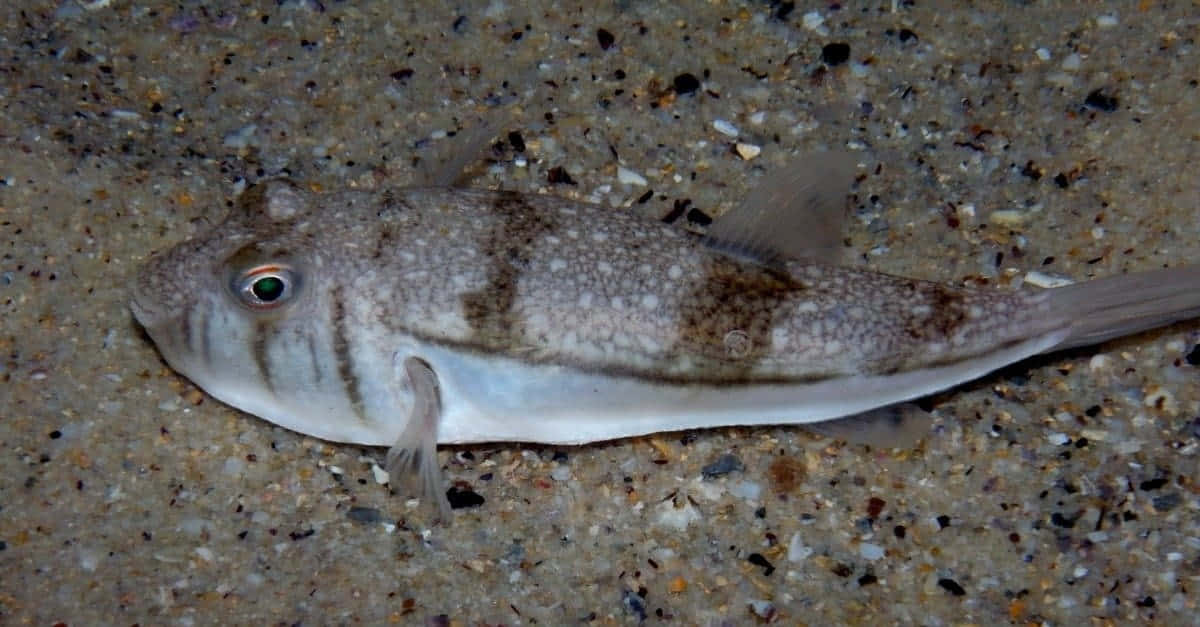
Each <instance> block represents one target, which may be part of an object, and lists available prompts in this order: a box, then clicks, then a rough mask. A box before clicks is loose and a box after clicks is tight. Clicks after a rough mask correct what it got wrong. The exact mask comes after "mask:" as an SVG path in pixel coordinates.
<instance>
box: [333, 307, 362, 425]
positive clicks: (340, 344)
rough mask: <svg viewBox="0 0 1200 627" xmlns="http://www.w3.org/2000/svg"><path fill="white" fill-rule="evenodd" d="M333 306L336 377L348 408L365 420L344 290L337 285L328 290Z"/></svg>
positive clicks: (360, 382) (360, 383)
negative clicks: (348, 403)
mask: <svg viewBox="0 0 1200 627" xmlns="http://www.w3.org/2000/svg"><path fill="white" fill-rule="evenodd" d="M329 295H330V298H331V300H332V301H333V308H332V310H331V311H330V319H331V321H332V322H333V354H334V356H335V357H336V359H337V370H338V377H339V378H341V380H342V388H343V389H344V390H345V392H346V399H347V400H349V401H350V408H351V410H352V411H353V412H354V415H355V416H356V417H358V419H359V420H361V421H363V422H367V415H366V412H365V410H364V408H363V395H362V381H361V380H360V379H359V378H358V375H357V374H355V372H354V362H353V360H354V353H353V351H351V350H350V336H349V331H348V328H347V325H346V304H345V292H344V291H343V288H342V286H340V285H338V286H335V287H334V288H333V290H332V291H331V292H330V294H329Z"/></svg>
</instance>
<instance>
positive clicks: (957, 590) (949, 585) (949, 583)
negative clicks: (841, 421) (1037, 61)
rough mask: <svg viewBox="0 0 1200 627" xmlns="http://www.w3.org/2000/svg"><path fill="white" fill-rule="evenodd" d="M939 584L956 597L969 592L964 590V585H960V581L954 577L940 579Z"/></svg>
mask: <svg viewBox="0 0 1200 627" xmlns="http://www.w3.org/2000/svg"><path fill="white" fill-rule="evenodd" d="M938 585H939V586H941V587H942V588H943V589H945V590H946V591H947V592H949V593H950V594H953V595H954V596H956V597H960V596H962V595H964V594H966V593H967V591H966V590H963V587H962V586H960V585H958V582H957V581H955V580H953V579H946V578H942V579H938Z"/></svg>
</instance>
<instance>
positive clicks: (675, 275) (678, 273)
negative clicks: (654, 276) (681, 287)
mask: <svg viewBox="0 0 1200 627" xmlns="http://www.w3.org/2000/svg"><path fill="white" fill-rule="evenodd" d="M682 276H683V268H680V267H679V266H678V265H675V264H672V265H671V267H670V268H667V278H669V279H671V280H678V279H679V278H680V277H682Z"/></svg>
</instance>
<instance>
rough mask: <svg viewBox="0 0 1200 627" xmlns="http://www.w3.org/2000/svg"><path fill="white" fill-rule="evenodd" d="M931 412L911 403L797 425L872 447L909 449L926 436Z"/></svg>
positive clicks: (818, 433) (828, 436)
mask: <svg viewBox="0 0 1200 627" xmlns="http://www.w3.org/2000/svg"><path fill="white" fill-rule="evenodd" d="M932 424H933V414H930V413H929V412H927V411H925V410H923V409H921V408H920V407H917V406H916V405H915V404H913V403H899V404H896V405H888V406H887V407H879V408H877V409H872V410H870V411H865V412H863V413H861V414H854V415H851V416H846V417H843V418H834V419H833V420H826V421H824V422H813V423H808V424H804V425H801V426H802V427H803V428H804V429H805V430H806V431H808V432H810V433H814V434H816V435H821V436H825V437H827V438H833V439H835V440H844V441H846V442H849V443H850V444H865V445H867V446H872V447H874V448H882V449H891V448H913V447H915V446H916V445H917V443H918V442H920V441H921V439H922V438H924V437H925V436H927V435H929V430H930V427H931V425H932Z"/></svg>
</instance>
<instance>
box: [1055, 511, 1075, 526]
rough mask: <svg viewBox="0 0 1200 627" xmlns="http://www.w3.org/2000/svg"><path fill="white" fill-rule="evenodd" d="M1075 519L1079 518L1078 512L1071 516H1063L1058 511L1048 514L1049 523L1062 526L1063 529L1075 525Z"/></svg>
mask: <svg viewBox="0 0 1200 627" xmlns="http://www.w3.org/2000/svg"><path fill="white" fill-rule="evenodd" d="M1077 520H1079V514H1076V515H1075V516H1074V517H1071V518H1069V517H1067V516H1063V515H1062V513H1060V512H1054V513H1053V514H1050V522H1051V524H1053V525H1054V526H1056V527H1062V528H1063V529H1071V528H1073V527H1074V526H1075V521H1077Z"/></svg>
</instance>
